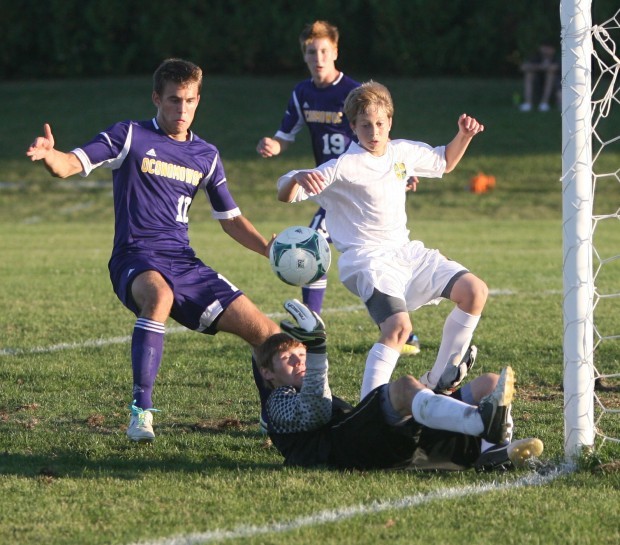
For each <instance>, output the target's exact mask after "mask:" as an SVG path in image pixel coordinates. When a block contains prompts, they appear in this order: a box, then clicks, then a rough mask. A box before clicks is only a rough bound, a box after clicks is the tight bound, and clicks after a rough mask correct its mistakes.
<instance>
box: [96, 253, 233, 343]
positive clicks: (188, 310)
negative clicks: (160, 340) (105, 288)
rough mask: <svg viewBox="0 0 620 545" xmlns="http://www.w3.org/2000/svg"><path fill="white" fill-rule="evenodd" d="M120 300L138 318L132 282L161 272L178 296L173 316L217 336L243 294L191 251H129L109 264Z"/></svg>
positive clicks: (111, 276)
mask: <svg viewBox="0 0 620 545" xmlns="http://www.w3.org/2000/svg"><path fill="white" fill-rule="evenodd" d="M108 268H109V270H110V279H111V280H112V286H113V288H114V292H115V293H116V295H117V297H118V298H119V299H120V300H121V302H122V303H123V305H125V306H126V307H127V308H128V309H129V310H131V311H132V312H133V313H134V314H135V315H136V316H138V315H139V313H140V309H139V308H138V307H137V305H136V303H135V301H134V300H133V297H132V296H131V283H132V282H133V281H134V279H135V278H136V277H137V276H138V275H139V274H141V273H143V272H145V271H157V272H158V273H160V274H161V275H162V276H163V277H164V279H165V280H166V282H168V285H169V286H170V288H171V289H172V292H173V294H174V301H173V303H172V310H171V311H170V317H171V318H173V319H174V320H175V321H177V322H178V323H180V324H181V325H183V326H185V327H187V328H188V329H191V330H194V331H198V332H200V333H208V334H210V335H215V334H216V333H217V329H216V323H217V319H218V318H219V316H220V315H221V314H222V312H224V310H226V308H228V306H229V305H230V304H231V303H232V302H233V301H234V300H235V299H236V298H237V297H239V296H241V295H243V292H242V291H241V290H240V289H238V288H237V287H236V286H234V285H233V284H231V283H230V282H229V281H228V280H226V278H225V277H224V276H222V275H221V274H219V273H218V272H217V271H214V270H213V269H212V268H211V267H208V266H207V265H205V264H204V263H203V262H202V261H201V260H200V259H198V258H197V257H196V256H195V254H194V253H193V252H191V251H188V252H185V253H174V254H166V253H162V252H149V251H140V252H126V253H124V254H121V255H115V256H112V258H111V259H110V262H109V264H108Z"/></svg>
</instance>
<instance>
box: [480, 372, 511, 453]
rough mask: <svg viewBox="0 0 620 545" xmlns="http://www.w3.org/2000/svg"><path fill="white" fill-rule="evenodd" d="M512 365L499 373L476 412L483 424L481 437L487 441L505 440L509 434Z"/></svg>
mask: <svg viewBox="0 0 620 545" xmlns="http://www.w3.org/2000/svg"><path fill="white" fill-rule="evenodd" d="M514 385H515V377H514V372H513V370H512V367H505V368H504V369H502V372H501V373H500V375H499V381H498V382H497V386H496V387H495V390H493V391H492V392H491V393H490V394H489V395H487V396H485V397H483V398H482V399H481V400H480V403H479V404H478V412H479V413H480V417H481V418H482V424H483V426H484V429H483V432H482V434H481V437H482V438H483V439H486V440H487V441H488V442H489V443H496V444H499V443H504V442H507V440H508V438H509V435H510V422H509V420H508V414H509V408H510V404H511V403H512V398H513V396H514V390H515V386H514Z"/></svg>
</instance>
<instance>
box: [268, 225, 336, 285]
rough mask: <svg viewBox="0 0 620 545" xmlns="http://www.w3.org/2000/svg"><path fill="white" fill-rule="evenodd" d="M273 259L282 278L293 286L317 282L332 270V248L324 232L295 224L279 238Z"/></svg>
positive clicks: (270, 255) (272, 262)
mask: <svg viewBox="0 0 620 545" xmlns="http://www.w3.org/2000/svg"><path fill="white" fill-rule="evenodd" d="M269 262H270V263H271V268H272V269H273V272H274V273H276V276H277V277H278V278H279V279H280V280H282V281H283V282H286V283H287V284H290V285H291V286H304V285H306V284H312V282H316V281H317V280H318V279H319V278H321V276H323V275H324V274H325V273H326V272H327V271H328V270H329V265H330V263H331V252H330V250H329V244H328V243H327V240H325V237H324V236H323V235H321V233H319V232H318V231H315V230H314V229H311V228H310V227H302V226H295V227H289V228H288V229H285V230H284V231H282V232H281V233H280V234H279V235H278V236H277V237H276V238H275V240H274V241H273V244H272V245H271V249H270V250H269Z"/></svg>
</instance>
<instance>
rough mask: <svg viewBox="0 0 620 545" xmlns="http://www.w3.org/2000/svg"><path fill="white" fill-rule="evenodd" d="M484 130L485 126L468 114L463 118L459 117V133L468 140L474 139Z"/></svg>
mask: <svg viewBox="0 0 620 545" xmlns="http://www.w3.org/2000/svg"><path fill="white" fill-rule="evenodd" d="M483 130H484V125H483V124H482V123H480V122H479V121H478V120H477V119H475V118H473V117H471V116H469V115H467V114H462V115H461V117H459V132H460V133H461V134H462V135H464V136H467V137H468V138H473V137H474V136H476V135H477V134H478V133H479V132H482V131H483Z"/></svg>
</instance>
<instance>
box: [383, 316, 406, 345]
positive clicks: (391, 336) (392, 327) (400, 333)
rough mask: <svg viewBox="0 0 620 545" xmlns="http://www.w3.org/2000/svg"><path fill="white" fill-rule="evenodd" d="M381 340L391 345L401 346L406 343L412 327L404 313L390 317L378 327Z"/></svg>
mask: <svg viewBox="0 0 620 545" xmlns="http://www.w3.org/2000/svg"><path fill="white" fill-rule="evenodd" d="M379 327H380V328H381V338H382V339H384V340H386V341H388V342H391V343H393V344H397V345H402V344H405V343H406V342H407V339H408V338H409V335H410V334H411V331H412V330H413V327H412V325H411V320H410V319H409V315H408V314H407V313H406V312H399V313H398V314H394V315H392V316H390V317H389V318H388V319H387V320H385V322H383V323H382V324H381V325H380V326H379Z"/></svg>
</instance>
